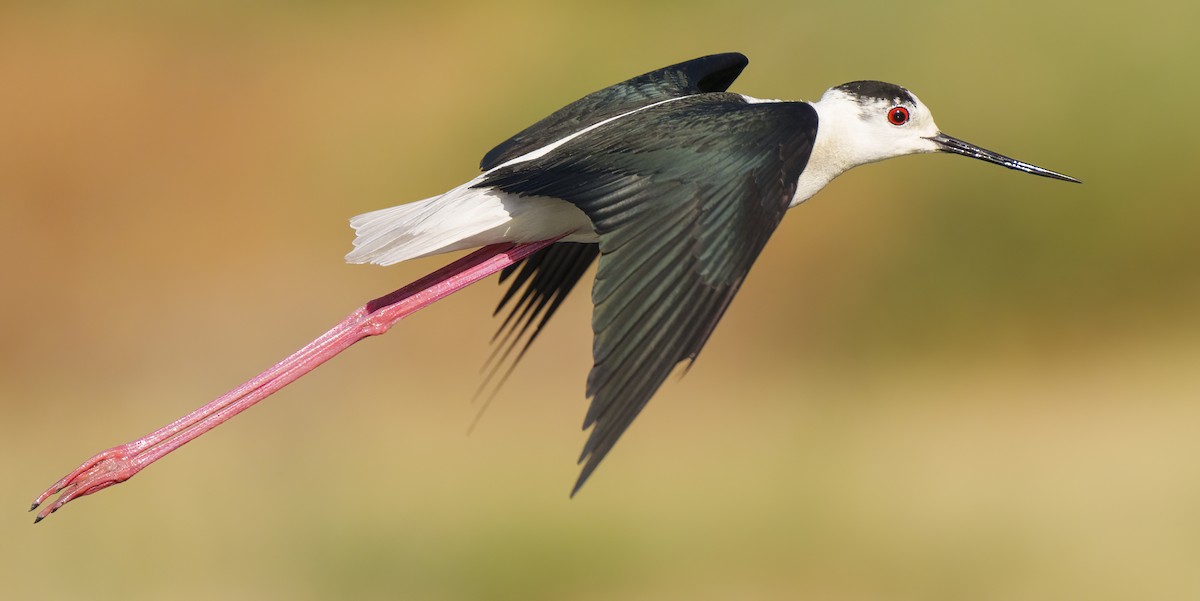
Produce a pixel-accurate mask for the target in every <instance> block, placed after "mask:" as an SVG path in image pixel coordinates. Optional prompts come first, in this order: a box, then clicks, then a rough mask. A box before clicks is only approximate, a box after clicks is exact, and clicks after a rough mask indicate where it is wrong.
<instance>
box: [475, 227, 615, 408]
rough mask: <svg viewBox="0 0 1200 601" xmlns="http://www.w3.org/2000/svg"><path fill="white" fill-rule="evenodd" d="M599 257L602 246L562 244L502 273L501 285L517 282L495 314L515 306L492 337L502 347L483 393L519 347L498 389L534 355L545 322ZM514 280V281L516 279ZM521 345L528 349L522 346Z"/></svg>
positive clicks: (496, 352)
mask: <svg viewBox="0 0 1200 601" xmlns="http://www.w3.org/2000/svg"><path fill="white" fill-rule="evenodd" d="M599 254H600V245H599V244H588V243H582V242H559V243H558V244H551V245H550V246H547V247H546V248H543V249H542V250H540V251H538V252H536V253H534V254H532V255H530V256H529V257H527V258H526V259H525V260H524V261H521V262H520V263H517V264H515V265H510V266H509V267H506V268H505V269H504V271H502V272H500V284H501V285H504V283H505V282H506V281H508V280H509V279H510V278H511V279H512V282H511V283H510V284H509V287H508V291H506V292H505V293H504V296H503V297H502V298H501V299H500V303H499V304H498V305H497V306H496V310H495V311H494V312H493V313H492V314H493V315H498V314H499V313H500V312H501V311H503V310H504V308H505V307H506V306H507V305H508V304H509V303H510V302H512V301H513V300H516V302H515V303H513V305H512V308H511V309H509V312H508V316H507V317H505V318H504V321H503V322H502V323H501V324H500V328H499V329H498V330H497V331H496V334H495V335H494V336H492V342H493V343H495V342H496V341H500V344H499V346H497V347H496V349H495V350H494V351H493V352H492V356H491V357H490V358H488V364H489V365H490V366H491V368H490V369H489V368H488V367H487V366H485V368H484V369H486V370H487V371H488V375H487V377H485V378H484V381H483V383H482V384H481V385H480V387H479V390H480V392H482V391H483V390H484V389H485V388H487V387H488V385H489V384H490V383H491V382H492V379H493V378H495V377H496V376H497V374H499V373H500V370H501V369H502V368H503V366H504V364H505V363H506V362H508V359H509V357H510V355H512V353H513V351H514V350H516V349H517V348H518V347H520V351H518V352H517V355H516V357H513V358H512V362H511V363H508V368H507V369H504V375H503V376H501V378H500V382H499V383H498V384H497V385H496V389H499V387H500V386H502V385H503V384H504V380H505V379H507V378H508V376H509V374H511V373H512V371H513V369H515V368H516V366H517V363H518V362H520V361H521V358H522V357H524V356H525V351H527V350H529V345H531V344H533V341H534V340H537V337H538V334H540V333H541V332H542V328H543V327H544V326H545V325H546V322H547V321H549V320H550V317H551V316H553V315H554V312H555V311H557V310H558V307H559V305H561V304H562V302H563V300H565V299H566V297H567V294H568V293H569V292H571V289H572V288H574V287H575V284H577V283H579V279H580V278H581V277H583V274H584V273H585V272H587V269H588V267H591V266H592V263H593V262H594V261H595V260H596V256H597V255H599ZM514 275H515V276H516V277H515V278H513V277H512V276H514ZM522 288H523V290H522ZM518 294H519V298H518ZM539 317H540V319H539ZM535 323H536V326H534V324H535ZM530 326H534V328H533V331H532V332H530V331H529V328H530ZM522 340H524V344H522V343H521V341H522Z"/></svg>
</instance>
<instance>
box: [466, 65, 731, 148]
mask: <svg viewBox="0 0 1200 601" xmlns="http://www.w3.org/2000/svg"><path fill="white" fill-rule="evenodd" d="M748 63H749V60H748V59H747V58H746V57H745V56H743V55H741V54H738V53H736V52H731V53H728V54H713V55H711V56H702V57H700V58H696V59H692V60H690V61H685V62H682V63H679V64H676V65H671V66H669V67H663V68H662V69H658V70H656V71H651V72H649V73H644V74H642V75H639V76H637V77H634V78H632V79H627V80H625V81H623V82H621V83H619V84H616V85H613V86H609V87H607V88H604V89H603V90H600V91H598V92H592V93H591V94H588V95H587V96H584V97H583V98H580V99H579V100H576V101H575V102H572V103H571V104H568V105H567V106H565V107H563V108H561V109H559V110H557V111H555V112H554V113H553V114H551V115H550V116H549V117H546V118H545V119H542V120H541V121H538V122H537V123H534V124H533V125H531V126H529V127H527V128H525V129H524V130H522V131H521V132H520V133H518V134H517V135H515V136H513V137H511V138H509V139H507V140H505V141H504V142H501V143H500V145H498V146H496V147H495V148H493V149H491V150H490V151H488V153H487V154H486V155H484V156H483V160H482V161H480V163H479V168H480V169H482V170H484V171H487V170H488V169H491V168H493V167H495V166H497V165H500V164H502V163H504V162H505V161H509V160H512V159H515V158H517V157H519V156H521V155H523V154H526V153H528V152H531V151H533V150H536V149H538V148H541V147H542V146H545V145H547V144H550V143H551V142H554V141H555V140H561V139H562V138H565V137H567V136H568V135H570V134H572V133H574V132H576V131H579V130H581V129H583V128H585V127H588V126H589V125H595V124H596V123H599V122H601V121H603V120H605V119H608V118H609V117H615V116H617V115H620V114H621V113H626V112H629V111H631V110H633V109H636V108H638V107H641V106H645V105H647V104H651V103H654V102H657V101H659V100H666V99H668V98H675V97H677V96H690V95H692V94H700V93H703V92H724V91H725V90H726V89H728V88H729V86H730V84H732V83H733V80H735V79H737V76H738V75H740V74H741V73H742V69H745V68H746V65H747V64H748Z"/></svg>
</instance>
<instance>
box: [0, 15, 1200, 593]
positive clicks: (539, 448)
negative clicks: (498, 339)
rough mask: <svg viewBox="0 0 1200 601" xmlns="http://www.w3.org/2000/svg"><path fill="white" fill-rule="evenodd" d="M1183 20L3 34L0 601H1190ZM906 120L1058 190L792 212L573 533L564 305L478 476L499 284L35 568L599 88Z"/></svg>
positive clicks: (847, 199)
mask: <svg viewBox="0 0 1200 601" xmlns="http://www.w3.org/2000/svg"><path fill="white" fill-rule="evenodd" d="M1196 23H1200V5H1198V4H1197V3H1195V2H1184V1H1180V2H1163V1H1156V0H1150V1H1146V2H1139V3H1136V4H1128V5H1124V4H1115V3H1108V4H1104V3H1101V4H1096V3H1094V2H1084V1H1057V0H1049V1H1043V2H1036V3H1033V2H1029V3H1025V2H1006V3H976V2H971V3H965V2H890V1H889V2H879V1H874V0H862V1H859V2H849V3H847V2H841V3H839V2H795V1H787V2H782V1H781V2H706V1H700V2H697V1H690V2H650V1H646V0H639V1H637V2H625V1H610V2H604V3H600V2H592V3H586V4H574V3H567V2H557V1H555V2H549V1H510V2H504V3H494V4H469V3H453V2H447V3H424V4H422V3H407V4H406V3H388V2H299V3H286V2H263V3H254V4H250V3H242V2H227V1H217V2H188V1H179V2H104V3H90V2H36V3H23V4H22V3H5V4H3V5H2V6H0V228H2V229H3V234H2V235H0V276H2V277H3V282H4V284H3V293H2V294H0V320H3V322H2V323H3V332H4V343H3V344H0V395H2V396H0V411H2V416H3V418H2V420H0V473H2V474H3V480H2V482H3V483H2V484H0V508H3V511H0V596H2V597H4V598H8V599H57V598H71V599H125V600H128V599H149V598H167V599H213V598H220V599H255V600H260V599H299V600H306V599H363V600H367V599H396V598H409V599H429V600H443V599H444V600H459V599H521V600H541V599H547V600H576V599H633V600H643V599H644V600H650V599H701V600H703V599H831V600H875V599H879V600H885V599H899V600H926V601H927V600H941V599H945V600H961V599H974V600H990V599H996V600H999V599H1024V600H1037V599H1046V600H1050V599H1055V600H1057V599H1093V600H1104V599H1184V598H1197V596H1200V570H1197V566H1198V565H1200V373H1198V372H1200V370H1198V369H1197V367H1198V361H1200V311H1197V306H1198V301H1200V268H1198V264H1200V237H1198V236H1197V224H1198V223H1200V204H1198V203H1197V202H1196V201H1197V198H1196V192H1195V190H1196V185H1195V178H1196V171H1197V168H1198V167H1200V150H1198V147H1197V146H1196V144H1195V140H1196V139H1197V136H1198V135H1200V127H1198V126H1197V122H1198V121H1200V117H1198V115H1200V112H1198V111H1197V109H1196V102H1197V98H1200V79H1198V78H1197V77H1196V70H1197V64H1198V59H1200V42H1198V41H1197V40H1200V37H1198V36H1197V35H1196ZM730 50H738V51H742V52H744V53H746V54H747V55H749V56H750V58H751V66H750V68H749V69H748V70H747V71H746V72H745V74H744V75H743V76H742V78H741V79H740V80H739V81H738V82H737V84H735V86H734V88H733V89H734V90H735V91H739V92H743V93H747V94H750V95H754V96H759V97H770V98H775V97H779V98H807V99H815V98H816V97H818V96H819V95H820V94H821V92H822V91H823V90H824V89H825V88H826V87H828V86H830V85H834V84H837V83H841V82H844V81H849V80H853V79H862V78H875V79H884V80H888V81H895V82H898V83H901V84H903V85H905V86H908V87H910V88H911V89H913V90H914V91H915V92H916V93H917V94H918V95H920V96H921V98H922V99H923V100H924V101H925V102H926V103H927V104H928V105H930V106H931V107H932V108H933V110H934V113H935V115H936V116H937V118H938V122H939V124H940V125H941V126H942V127H943V128H944V129H945V131H946V132H948V133H950V134H952V135H955V136H959V137H962V138H964V139H967V140H970V141H973V142H976V143H978V144H980V145H982V146H984V147H987V148H992V149H995V150H997V151H1000V152H1004V153H1007V154H1011V155H1013V156H1015V157H1017V158H1020V159H1024V160H1027V161H1030V162H1033V163H1036V164H1040V165H1043V166H1046V167H1048V168H1051V169H1056V170H1060V171H1063V172H1065V173H1068V174H1071V175H1074V176H1076V177H1079V178H1081V179H1083V180H1084V181H1085V184H1084V185H1082V186H1076V185H1070V184H1065V183H1061V182H1054V181H1049V180H1045V179H1040V178H1034V177H1030V176H1025V175H1020V174H1017V173H1014V172H1010V171H1007V170H1004V169H1000V168H997V167H994V166H988V165H984V164H982V163H978V162H975V161H968V160H966V159H962V158H957V157H949V156H934V157H929V156H925V157H910V158H906V159H901V160H895V161H891V162H888V163H886V164H880V165H873V166H868V167H865V168H862V169H859V170H856V171H854V172H851V173H850V174H847V175H846V176H844V177H842V178H841V179H839V180H838V181H836V182H834V183H833V184H832V185H831V186H829V188H828V189H827V190H826V191H824V192H822V193H821V194H820V195H818V196H817V197H816V198H815V199H813V200H811V201H809V203H807V204H805V205H804V206H802V207H800V208H798V209H796V210H794V211H792V213H791V214H790V215H789V216H788V218H787V220H786V221H785V223H784V224H783V226H782V228H781V229H780V230H779V232H778V233H777V234H776V236H775V237H774V239H773V240H772V242H771V244H770V245H769V246H768V248H767V250H766V252H765V253H764V255H763V256H762V258H761V259H760V261H759V264H758V265H757V266H756V268H755V270H754V271H753V272H752V274H751V277H750V278H749V280H748V282H747V283H746V285H745V287H744V289H743V291H742V292H741V294H740V296H739V298H738V300H737V302H736V303H735V304H734V305H733V307H732V309H731V310H730V312H729V314H728V316H727V317H726V318H725V320H724V322H723V323H722V324H721V327H720V328H718V330H717V331H716V333H715V335H714V337H713V338H712V340H711V342H710V344H709V346H708V348H707V349H706V351H705V353H704V354H703V355H702V356H701V357H700V360H699V361H698V363H697V364H696V366H695V368H694V369H693V370H691V372H690V373H688V374H687V377H684V378H676V379H673V380H672V381H671V382H669V383H668V384H667V385H666V386H664V388H663V389H662V391H661V392H660V394H659V395H658V396H657V397H656V399H655V401H654V402H653V403H652V404H651V405H650V407H649V408H648V409H647V411H646V412H645V413H644V414H643V415H642V416H641V417H640V418H639V420H638V421H637V423H636V424H635V425H634V427H633V428H632V429H631V430H630V432H629V433H628V434H627V435H626V436H625V438H624V439H623V440H622V442H621V444H620V445H618V447H617V449H616V450H615V452H614V453H613V454H612V455H611V456H610V457H609V459H608V460H607V461H606V462H605V464H604V465H603V467H602V468H601V469H600V471H599V472H598V473H597V475H596V476H595V477H594V478H593V479H592V481H591V482H590V483H589V484H588V486H587V487H585V489H584V490H583V491H582V493H581V494H580V495H579V496H578V497H577V498H575V499H573V500H570V499H568V496H567V493H568V490H569V487H570V485H571V483H572V482H573V479H574V477H575V475H576V473H577V467H576V465H575V464H574V461H573V460H574V459H575V457H576V456H577V453H578V452H579V450H580V448H581V446H582V444H583V441H584V434H583V433H581V432H580V431H579V425H580V423H581V421H582V418H583V414H584V410H585V404H584V400H583V381H584V376H585V374H586V372H587V369H588V367H589V365H590V356H589V353H590V342H589V333H590V326H589V323H588V320H589V312H590V307H589V305H588V302H587V296H586V294H581V293H576V294H575V295H574V297H573V298H572V299H570V302H568V304H567V305H566V306H565V308H564V309H563V310H562V312H561V313H560V315H559V316H558V317H557V318H556V319H555V320H554V322H553V323H552V325H551V327H550V328H549V330H548V331H547V332H546V333H545V335H544V337H543V339H542V340H541V341H540V342H539V344H537V345H536V346H535V347H534V349H533V350H532V351H531V353H530V355H529V356H528V357H527V358H526V360H525V362H524V364H523V366H522V368H521V369H519V370H518V372H517V373H516V375H515V376H514V377H513V378H512V380H511V381H510V382H509V383H508V385H507V386H506V387H505V388H504V389H503V391H502V392H501V394H500V396H499V397H498V398H497V400H496V401H495V403H494V405H493V406H492V407H491V408H490V410H489V411H488V412H487V413H486V414H485V415H484V417H483V419H482V421H481V423H480V425H479V427H478V428H477V429H476V430H475V431H474V433H472V434H471V435H469V436H468V435H467V434H466V430H467V426H468V424H469V423H470V422H471V420H472V417H473V416H474V415H475V413H476V412H477V411H478V408H479V407H478V405H477V404H472V403H471V402H470V399H471V396H472V393H473V392H474V390H475V387H476V386H477V385H478V383H479V381H480V377H479V375H478V371H479V367H480V366H481V365H482V364H483V362H484V360H485V358H486V356H487V354H488V348H489V347H488V342H487V341H488V337H489V336H490V334H491V332H492V330H493V329H494V328H495V326H496V325H497V323H496V322H495V321H493V320H492V319H491V317H490V309H491V308H492V305H493V304H494V302H495V300H496V299H497V298H498V294H499V291H498V289H497V288H496V286H495V284H494V283H493V282H485V283H482V284H480V285H478V286H475V287H474V288H472V289H470V290H467V291H465V292H463V293H461V294H459V295H457V296H455V297H453V298H451V299H448V300H446V301H444V302H442V303H440V304H439V305H437V306H435V307H432V308H430V309H428V310H426V311H425V312H423V313H421V314H419V315H417V316H416V317H414V318H412V319H410V320H408V321H406V322H405V323H403V324H401V325H400V326H398V327H397V328H396V329H394V330H393V331H392V333H391V334H389V335H388V336H385V337H383V338H379V339H373V340H371V341H368V342H364V343H362V344H361V345H358V346H356V347H355V348H353V349H351V350H350V351H348V352H347V353H346V354H345V355H343V356H341V357H339V358H338V359H336V360H334V361H333V362H331V363H330V364H328V365H326V366H325V367H323V368H321V369H320V370H318V371H317V372H316V373H314V374H312V375H311V376H309V377H306V378H305V379H304V380H302V381H301V382H299V383H298V384H296V385H294V386H293V387H291V388H289V389H287V390H285V391H284V392H282V393H280V394H278V395H277V396H275V397H274V398H272V399H270V400H269V401H267V402H266V403H264V404H263V405H260V406H259V407H256V408H255V409H254V410H252V411H249V412H248V413H246V414H244V415H243V416H240V417H238V418H237V419H236V420H234V421H233V422H231V423H229V424H227V425H225V426H223V427H221V428H219V429H217V430H215V431H213V432H212V433H210V434H209V435H207V436H205V437H204V438H203V439H201V441H199V442H196V443H194V444H192V445H189V446H188V447H186V448H185V449H183V450H181V451H179V452H177V453H175V454H174V455H172V456H170V457H169V458H167V459H165V460H163V461H162V462H161V463H159V464H156V465H155V466H154V467H152V468H151V469H149V470H148V471H147V472H145V473H144V474H141V475H139V476H138V477H137V478H135V479H133V480H131V481H130V482H128V483H126V484H124V485H122V486H121V487H118V488H116V489H113V490H110V491H106V492H104V493H103V494H100V495H96V496H93V497H89V498H86V499H84V500H82V501H79V502H76V503H73V504H72V505H70V506H68V507H67V508H66V509H65V510H63V511H61V512H59V513H58V514H56V515H55V516H54V517H53V518H52V519H50V520H48V521H46V522H44V523H42V524H39V525H38V526H36V527H34V526H31V525H30V524H29V522H30V521H31V518H32V516H31V515H29V514H26V513H23V510H24V508H25V507H26V506H27V505H28V502H29V500H30V499H31V498H32V497H33V496H34V495H35V494H36V493H37V492H38V491H40V490H41V489H42V488H43V487H44V486H45V485H47V484H49V483H50V482H52V481H53V480H54V479H55V478H58V477H59V476H60V475H61V474H62V473H64V472H65V471H67V470H68V469H69V468H71V467H73V466H74V465H76V464H77V463H78V462H79V461H81V460H82V459H84V458H86V457H87V456H89V455H90V454H92V453H93V452H95V451H98V450H100V449H103V448H106V447H109V446H111V445H113V444H117V443H120V442H124V441H126V440H129V439H132V438H134V437H136V436H139V435H141V434H143V433H145V432H148V431H150V430H152V429H154V428H155V427H157V426H159V425H161V424H163V423H165V422H167V421H169V420H171V419H174V418H175V417H177V416H178V415H181V414H183V413H185V412H186V411H188V410H191V409H192V408H194V407H195V406H198V405H199V404H201V403H202V402H204V401H207V400H209V399H211V398H213V397H215V396H217V395H218V394H220V393H222V392H224V391H225V390H227V389H229V388H231V387H233V386H234V385H236V384H237V383H239V382H241V381H242V380H244V379H245V378H248V377H249V376H251V375H253V374H254V373H256V372H257V371H259V370H260V369H262V368H265V367H266V366H268V365H270V364H271V363H273V362H274V361H275V360H277V359H278V358H280V357H282V356H283V355H285V354H287V353H288V352H290V351H292V350H293V349H294V348H296V347H298V346H300V345H301V344H302V343H304V342H306V341H307V340H309V339H310V338H311V337H313V336H315V335H316V334H318V333H320V332H322V331H324V329H325V328H326V327H328V326H330V325H332V324H333V323H335V322H336V321H338V320H339V319H340V318H341V317H342V316H343V315H344V314H345V313H347V312H349V311H350V310H351V309H353V308H354V307H356V306H358V305H359V304H360V303H361V302H362V301H364V300H366V299H368V298H373V297H375V296H378V295H379V294H382V293H384V292H387V291H389V290H391V289H393V288H395V287H398V286H399V285H400V284H403V283H406V282H407V281H409V280H411V279H413V278H415V277H417V276H418V275H421V274H423V273H425V272H427V271H430V270H432V269H434V268H436V267H437V266H439V265H440V264H441V263H442V262H444V260H445V259H444V258H434V259H425V260H421V261H417V262H415V263H412V264H405V265H401V266H397V267H393V268H388V269H381V268H374V267H363V266H347V265H345V264H343V263H342V260H341V257H342V255H343V254H344V253H345V252H346V251H347V250H348V249H349V246H350V240H351V238H352V234H351V232H350V230H349V229H348V227H347V225H346V219H347V218H348V217H350V216H351V215H355V214H357V213H361V212H364V211H368V210H371V209H375V208H380V207H384V206H389V205H391V204H396V203H398V202H403V201H407V200H412V199H418V198H424V197H427V196H431V195H433V194H436V193H438V192H441V191H443V190H446V189H448V188H450V187H452V186H454V185H456V184H458V183H460V182H461V181H464V180H465V179H467V178H469V177H471V176H472V174H473V173H475V169H476V164H477V160H478V158H479V157H480V156H482V154H483V153H484V152H486V151H487V150H488V149H489V148H490V147H491V146H492V145H493V144H495V143H497V142H499V141H501V140H503V139H505V138H506V137H507V136H509V135H511V134H512V133H514V132H516V131H517V130H519V129H521V128H523V127H524V126H526V125H528V124H529V123H531V122H533V121H534V120H536V119H538V118H540V117H542V116H544V115H545V114H547V113H549V112H550V111H552V110H553V109H555V108H557V107H559V106H561V105H563V104H565V103H567V102H569V101H571V100H573V99H575V98H577V97H579V96H581V95H583V94H585V93H587V92H590V91H592V90H595V89H598V88H600V87H603V86H605V85H608V84H611V83H614V82H616V81H620V80H622V79H625V78H627V77H630V76H632V75H636V74H638V73H641V72H644V71H647V70H650V69H654V68H657V67H660V66H663V65H667V64H670V63H673V62H677V61H680V60H685V59H688V58H692V57H694V56H699V55H702V54H709V53H713V52H721V51H730Z"/></svg>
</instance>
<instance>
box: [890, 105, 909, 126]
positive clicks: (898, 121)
mask: <svg viewBox="0 0 1200 601" xmlns="http://www.w3.org/2000/svg"><path fill="white" fill-rule="evenodd" d="M888 123H891V124H892V125H904V124H905V123H908V109H906V108H904V107H902V106H898V107H895V108H893V109H892V110H890V111H888Z"/></svg>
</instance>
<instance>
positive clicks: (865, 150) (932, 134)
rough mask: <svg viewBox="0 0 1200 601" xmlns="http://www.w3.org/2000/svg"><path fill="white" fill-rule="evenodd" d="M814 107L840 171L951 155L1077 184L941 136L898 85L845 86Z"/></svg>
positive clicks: (920, 105)
mask: <svg viewBox="0 0 1200 601" xmlns="http://www.w3.org/2000/svg"><path fill="white" fill-rule="evenodd" d="M813 107H814V108H816V109H817V112H818V114H819V116H820V125H819V130H818V143H821V142H822V140H821V139H822V138H824V140H825V141H826V143H827V144H829V145H830V146H831V147H830V148H828V149H826V152H827V153H828V154H830V155H832V156H834V157H836V158H837V160H838V162H839V166H840V167H842V170H845V169H849V168H851V167H856V166H858V165H864V164H866V163H873V162H876V161H882V160H884V159H890V158H892V157H898V156H904V155H909V154H919V153H927V152H949V153H953V154H959V155H963V156H967V157H971V158H974V159H979V160H982V161H987V162H989V163H994V164H996V165H1001V166H1004V167H1007V168H1009V169H1015V170H1017V171H1022V172H1025V173H1030V174H1033V175H1040V176H1042V177H1049V178H1053V179H1060V180H1064V181H1070V182H1076V183H1078V182H1079V180H1077V179H1075V178H1073V177H1069V176H1066V175H1063V174H1061V173H1056V172H1054V171H1050V170H1049V169H1043V168H1041V167H1038V166H1036V165H1031V164H1029V163H1026V162H1024V161H1018V160H1016V159H1012V158H1009V157H1006V156H1004V155H1002V154H999V153H995V152H992V151H990V150H985V149H983V148H980V147H978V146H975V145H974V144H970V143H968V142H964V141H962V140H959V139H958V138H953V137H951V136H948V135H946V134H943V133H942V132H941V130H940V129H938V126H937V124H936V123H934V121H933V114H932V113H930V112H929V108H928V107H926V106H925V104H924V103H922V102H921V100H920V99H919V98H917V97H916V95H915V94H913V93H912V92H909V91H908V90H906V89H904V88H902V87H900V86H898V85H896V84H890V83H884V82H882V81H853V82H850V83H845V84H842V85H840V86H835V87H832V88H830V89H829V90H827V91H826V92H825V94H824V95H822V96H821V100H820V101H819V102H815V103H813ZM821 130H825V131H821Z"/></svg>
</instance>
